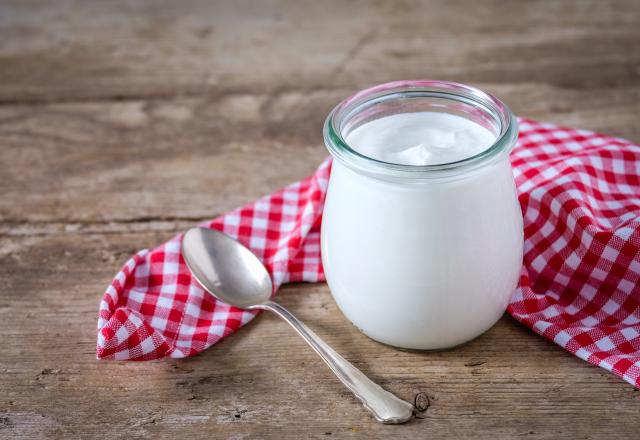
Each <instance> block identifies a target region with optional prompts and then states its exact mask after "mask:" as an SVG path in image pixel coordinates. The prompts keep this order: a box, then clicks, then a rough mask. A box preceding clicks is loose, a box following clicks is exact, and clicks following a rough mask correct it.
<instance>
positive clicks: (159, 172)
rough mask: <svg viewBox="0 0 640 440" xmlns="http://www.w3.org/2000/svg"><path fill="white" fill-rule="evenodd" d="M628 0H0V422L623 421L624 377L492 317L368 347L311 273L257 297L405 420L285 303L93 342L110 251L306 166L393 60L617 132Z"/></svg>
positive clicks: (589, 426)
mask: <svg viewBox="0 0 640 440" xmlns="http://www.w3.org/2000/svg"><path fill="white" fill-rule="evenodd" d="M638 23H640V4H639V3H638V2H637V1H635V0H630V1H620V2H605V1H593V2H592V1H574V2H569V1H566V2H556V1H534V2H498V1H495V2H485V1H483V2H469V3H466V2H458V1H444V0H443V1H439V2H424V3H414V2H409V1H405V2H382V1H377V2H355V3H348V4H347V3H344V2H331V3H329V2H313V1H310V2H295V1H291V2H281V1H269V2H227V3H214V2H205V1H202V2H169V1H166V2H151V1H130V2H122V1H120V2H98V1H94V2H87V1H78V2H70V1H56V2H46V1H28V2H24V1H20V0H12V1H7V0H4V1H3V2H2V3H0V194H1V196H0V280H1V281H2V282H1V283H0V338H1V343H0V438H7V439H9V438H11V439H12V438H20V437H25V438H29V437H35V438H43V437H49V438H57V437H59V438H92V437H99V436H100V437H109V438H155V437H158V436H161V437H169V436H174V437H178V438H182V437H184V438H387V437H390V436H391V437H395V436H397V437H403V438H445V437H451V438H487V439H497V438H516V437H520V436H522V437H525V438H530V439H561V438H567V439H579V438H585V439H586V438H605V437H606V438H617V439H622V438H637V437H638V435H639V434H638V433H639V432H640V417H639V415H640V393H639V392H638V391H637V390H634V389H633V388H632V387H631V386H630V385H628V384H626V383H624V382H622V381H621V380H619V379H618V378H616V377H614V376H612V375H611V374H609V373H607V372H605V371H604V370H602V369H598V368H595V367H592V366H590V365H588V364H587V363H585V362H583V361H580V360H578V359H577V358H574V357H573V356H571V355H569V354H568V353H566V352H564V351H563V350H561V349H560V348H558V347H556V346H555V345H553V344H551V343H549V342H547V341H544V340H543V339H541V338H540V337H538V336H536V335H534V334H533V333H532V332H530V331H528V330H527V329H525V328H523V327H521V326H519V325H518V324H517V323H515V322H514V321H513V320H512V319H511V318H509V317H504V318H503V319H502V320H501V321H500V322H499V323H498V325H496V326H495V327H494V328H493V329H492V330H491V331H489V332H488V333H487V334H485V335H483V336H482V337H480V338H479V339H477V340H475V341H473V342H471V343H469V344H467V345H465V346H463V347H460V348H458V349H455V350H453V351H448V352H443V353H414V352H404V351H398V350H394V349H392V348H389V347H385V346H382V345H379V344H377V343H375V342H372V341H371V340H369V339H367V338H366V337H365V336H363V335H362V334H360V333H359V332H358V331H357V330H355V329H354V328H353V327H352V326H351V325H350V324H349V323H348V322H347V321H346V320H345V318H344V317H343V316H342V315H341V314H340V312H339V311H338V310H337V308H336V306H335V304H334V302H333V300H332V298H331V296H330V293H329V291H328V289H327V287H326V286H325V285H295V286H289V287H285V288H284V289H282V291H281V293H280V299H281V300H282V302H283V303H284V304H285V305H286V306H288V307H290V308H291V309H292V310H293V311H294V312H295V313H296V314H298V315H299V316H300V317H301V318H302V319H303V320H305V321H306V322H307V323H308V324H309V325H310V326H311V327H313V328H314V329H316V330H317V332H318V333H319V334H320V335H321V336H322V337H324V338H325V339H326V340H327V342H329V343H330V344H331V345H332V346H334V347H335V349H336V350H337V351H339V352H341V353H343V354H344V355H345V356H346V357H347V358H348V359H349V360H351V361H352V362H353V363H355V364H356V365H357V366H359V367H360V368H362V370H363V371H365V372H366V373H367V374H369V375H370V376H371V377H372V378H373V379H375V380H376V381H378V382H380V383H381V384H382V385H383V386H385V387H387V388H388V389H390V390H392V391H393V392H395V393H397V394H398V395H400V396H402V397H404V398H407V399H411V398H412V396H414V395H415V394H416V393H417V392H425V393H427V394H428V395H429V396H430V397H431V406H430V408H429V409H428V411H427V413H426V418H425V419H421V420H415V421H414V422H412V423H411V424H409V425H405V426H401V427H398V426H395V427H394V426H381V425H379V424H377V423H376V422H374V421H373V420H372V419H371V418H370V417H369V416H368V415H367V414H366V413H365V411H364V410H363V409H362V408H361V406H360V404H359V403H358V402H357V401H356V400H355V399H354V398H353V397H352V396H351V395H350V394H349V392H347V391H346V390H345V389H344V388H343V387H342V385H341V384H339V382H338V381H337V380H336V379H335V378H334V377H333V376H332V375H331V373H330V372H329V371H328V370H327V369H326V368H325V367H324V366H323V365H321V364H320V362H319V361H318V359H317V358H316V356H315V354H313V352H312V351H311V350H310V349H308V348H307V347H306V346H305V345H304V342H303V341H302V340H300V339H299V338H298V337H297V336H296V335H295V334H294V333H293V332H292V331H291V330H290V329H289V328H288V327H287V325H286V324H285V323H283V322H280V321H279V320H278V319H277V318H275V317H272V316H267V315H263V316H260V317H259V318H258V319H257V320H256V321H254V322H253V323H252V324H250V325H249V326H248V327H247V328H245V329H243V330H241V331H240V332H239V333H238V334H237V335H234V336H232V337H229V338H228V339H227V340H225V341H223V342H222V343H221V344H220V345H218V346H216V347H214V348H212V349H211V350H209V351H207V352H206V353H204V354H202V355H200V356H196V357H194V358H191V359H185V360H180V361H177V360H165V361H157V362H148V363H116V362H98V361H96V360H95V356H94V350H95V324H96V313H97V305H98V301H99V298H100V296H101V295H102V292H103V290H104V288H105V286H106V285H107V284H108V282H109V281H110V279H111V277H112V276H113V274H114V273H115V272H116V271H117V270H118V269H119V267H120V266H121V264H122V263H123V261H124V260H126V258H127V257H128V256H129V255H130V254H131V253H133V252H135V251H136V250H137V249H140V248H144V247H151V246H154V245H155V244H157V243H159V242H161V241H163V240H165V239H167V238H169V237H171V236H172V235H173V234H174V233H176V232H177V231H179V230H182V229H184V228H186V227H188V226H190V225H192V224H193V223H195V222H196V221H198V220H201V219H205V218H209V217H212V216H214V215H216V214H218V213H221V212H224V211H225V210H227V209H230V208H233V207H235V206H238V205H240V204H243V203H245V202H248V201H250V200H252V199H254V198H256V197H258V196H260V195H262V194H264V193H266V192H269V191H272V190H275V189H277V188H279V187H280V186H282V185H284V184H286V183H288V182H290V181H292V180H295V179H298V178H300V177H303V176H305V175H306V174H308V173H310V172H311V171H312V170H313V169H314V167H315V166H316V165H317V164H318V162H319V161H320V160H321V159H322V158H323V157H324V156H325V155H326V152H325V150H324V147H323V145H322V140H321V136H320V127H321V124H322V121H323V119H324V116H325V115H326V113H327V112H328V111H329V110H330V108H331V107H332V106H333V105H334V104H335V103H337V102H338V101H339V100H340V99H342V98H343V97H344V96H346V95H348V94H349V93H351V92H353V91H355V90H357V89H359V88H362V87H365V86H367V85H371V84H374V83H378V82H382V81H387V80H392V79H399V78H442V79H450V80H456V81H461V82H467V83H472V84H475V85H477V86H480V87H482V88H484V89H487V90H489V91H491V92H494V93H496V94H498V95H499V96H501V97H502V98H503V99H504V100H505V101H506V102H508V103H509V104H510V105H511V106H512V107H513V109H514V110H515V111H516V112H517V113H518V114H520V115H523V116H528V117H533V118H538V119H544V120H548V121H552V122H556V123H561V124H566V125H576V126H580V127H583V128H589V129H595V130H599V131H603V132H606V133H609V134H613V135H617V136H623V137H627V138H630V139H632V140H634V141H640V124H638V114H640V50H639V49H638V46H637V44H638V41H640V26H639V25H638Z"/></svg>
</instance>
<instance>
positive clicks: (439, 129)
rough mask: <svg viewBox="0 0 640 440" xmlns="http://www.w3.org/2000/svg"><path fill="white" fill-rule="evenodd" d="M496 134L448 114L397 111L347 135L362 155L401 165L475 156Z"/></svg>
mask: <svg viewBox="0 0 640 440" xmlns="http://www.w3.org/2000/svg"><path fill="white" fill-rule="evenodd" d="M495 138H496V137H495V135H494V134H493V133H491V132H490V131H489V130H487V129H486V128H484V127H483V126H481V125H478V124H476V123H475V122H472V121H470V120H468V119H465V118H463V117H461V116H456V115H451V114H448V113H435V112H419V113H400V114H396V115H391V116H387V117H384V118H380V119H376V120H373V121H371V122H368V123H366V124H364V125H361V126H360V127H358V128H356V129H355V130H353V131H352V132H351V133H349V135H348V136H347V138H346V141H347V143H348V144H349V146H351V148H353V149H355V150H356V151H357V152H358V153H360V154H363V155H365V156H369V157H372V158H374V159H378V160H381V161H384V162H390V163H396V164H403V165H436V164H442V163H450V162H456V161H459V160H462V159H465V158H467V157H471V156H475V155H476V154H478V153H481V152H482V151H484V150H486V149H487V148H489V147H490V146H491V145H492V144H493V141H494V140H495Z"/></svg>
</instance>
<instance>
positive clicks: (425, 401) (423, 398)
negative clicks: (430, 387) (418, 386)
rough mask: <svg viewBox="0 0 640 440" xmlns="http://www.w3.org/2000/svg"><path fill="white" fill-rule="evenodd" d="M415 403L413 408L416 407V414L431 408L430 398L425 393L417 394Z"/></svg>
mask: <svg viewBox="0 0 640 440" xmlns="http://www.w3.org/2000/svg"><path fill="white" fill-rule="evenodd" d="M413 402H414V403H413V406H414V407H415V409H416V412H419V413H423V412H425V411H426V410H427V409H429V406H430V405H431V401H430V400H429V396H427V395H426V394H425V393H418V394H416V397H415V398H414V401H413Z"/></svg>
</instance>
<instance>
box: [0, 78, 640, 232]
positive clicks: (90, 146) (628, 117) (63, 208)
mask: <svg viewBox="0 0 640 440" xmlns="http://www.w3.org/2000/svg"><path fill="white" fill-rule="evenodd" d="M480 86H481V87H484V86H487V87H485V88H487V89H488V90H490V91H492V92H494V93H496V94H498V95H500V96H501V97H502V98H503V99H504V100H505V101H506V102H508V103H509V104H510V105H511V106H512V107H513V108H514V109H515V111H516V112H517V113H518V114H520V115H524V116H527V117H534V118H538V119H541V120H545V121H553V122H556V123H559V124H565V125H570V126H578V127H582V128H586V129H593V130H598V131H604V132H607V133H609V134H613V135H617V136H624V137H627V138H629V139H632V140H635V141H637V142H640V126H639V125H638V124H636V123H635V122H636V119H637V115H638V114H639V113H640V87H635V88H634V87H628V88H621V89H613V90H608V91H601V93H595V92H589V93H585V92H582V91H574V90H567V89H562V88H557V87H554V86H548V85H547V86H542V85H539V86H537V85H505V86H496V85H494V86H490V85H485V84H480ZM351 92H353V90H347V89H340V90H336V91H333V92H314V93H310V94H304V93H282V94H274V95H269V94H263V95H253V94H233V93H232V94H229V95H227V96H224V97H218V98H183V99H168V100H160V101H128V102H95V103H67V104H46V105H37V106H35V107H34V106H28V105H6V106H0V138H1V139H2V148H1V149H0V162H1V163H3V164H5V166H4V169H3V171H2V178H0V192H2V194H3V197H2V198H0V220H3V221H4V222H5V223H7V224H10V225H13V226H16V225H19V224H24V222H27V221H29V222H32V224H31V225H28V227H30V228H32V229H33V228H35V229H37V228H38V226H37V225H36V224H34V223H33V222H38V223H41V222H71V223H78V224H79V226H78V227H82V225H83V224H85V223H95V222H110V221H111V222H113V221H137V220H163V219H168V220H171V219H178V220H180V219H186V220H189V219H205V218H209V217H212V216H214V215H216V214H219V213H221V212H225V211H227V210H229V209H232V208H235V207H236V206H240V205H242V204H244V203H247V202H249V201H251V200H254V199H255V198H257V197H259V196H261V195H263V194H265V193H268V192H271V191H274V190H276V189H278V188H280V187H282V186H284V185H286V184H288V183H290V182H292V181H295V180H297V179H300V178H302V177H304V176H306V175H308V174H310V173H312V172H313V170H314V169H315V167H316V166H317V165H318V164H319V163H320V161H321V160H322V159H323V158H324V157H325V156H326V155H327V152H326V150H325V148H324V146H323V144H322V135H321V127H322V123H323V120H324V118H325V116H326V114H327V113H328V112H329V110H330V109H331V108H332V106H333V105H335V104H336V103H337V102H339V101H340V100H341V99H342V98H343V97H345V96H348V94H349V93H351ZM23 226H24V225H23Z"/></svg>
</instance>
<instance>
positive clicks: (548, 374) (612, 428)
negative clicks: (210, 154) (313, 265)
mask: <svg viewBox="0 0 640 440" xmlns="http://www.w3.org/2000/svg"><path fill="white" fill-rule="evenodd" d="M150 229H152V228H150ZM170 235H171V231H162V232H154V231H152V230H149V231H145V232H138V233H121V234H113V235H108V236H107V235H105V234H103V233H100V232H97V231H96V232H92V233H83V232H64V231H63V232H60V233H53V234H49V235H47V236H40V237H30V238H28V239H27V238H24V237H17V238H12V239H11V240H15V241H16V243H15V245H16V249H17V250H16V251H14V252H12V253H11V255H5V256H3V257H1V258H0V278H1V279H3V280H6V281H5V282H4V283H3V285H2V286H0V298H1V300H0V334H2V335H3V341H4V342H3V344H2V345H0V375H1V376H2V382H1V383H2V393H1V394H0V414H2V419H0V420H2V424H1V425H0V437H3V438H16V437H18V436H39V437H44V436H46V437H64V438H69V437H83V438H87V437H97V436H109V437H112V438H146V437H154V436H157V435H163V436H168V435H171V434H175V435H179V436H189V437H193V438H211V436H214V437H215V438H233V436H234V435H235V436H237V437H239V438H242V437H243V436H248V437H268V436H271V437H274V438H292V439H295V438H301V437H305V438H307V437H309V438H361V437H366V438H385V437H387V436H389V435H402V436H403V437H410V438H425V437H431V436H438V437H441V436H446V435H449V436H452V437H462V438H467V437H471V436H473V437H474V438H487V439H489V438H514V437H516V436H525V437H527V438H549V439H551V438H554V439H558V438H598V437H603V436H607V435H610V434H611V433H612V432H615V433H616V437H617V438H632V437H633V436H634V435H636V434H637V428H638V419H637V414H638V412H637V405H638V399H640V397H639V396H640V395H639V394H638V392H637V390H634V389H633V388H632V387H630V386H628V385H627V384H624V383H623V382H622V381H621V380H619V379H618V378H616V377H614V376H612V375H611V374H609V373H607V372H605V371H604V370H602V369H599V368H596V367H593V366H590V365H589V364H587V363H585V362H583V361H581V360H579V359H577V358H575V357H573V356H571V355H569V354H568V353H566V352H564V351H563V350H562V349H560V348H559V347H556V346H555V345H553V344H551V343H549V342H546V341H544V340H543V339H541V338H540V337H538V336H536V335H534V334H533V333H531V332H530V331H529V330H527V329H525V328H523V327H521V326H519V325H517V324H515V323H514V322H513V320H512V319H511V318H509V317H505V318H503V319H502V320H501V321H500V322H499V324H498V325H497V326H496V327H494V328H493V329H492V330H491V331H489V332H488V333H487V334H485V335H483V336H481V337H480V338H478V339H476V340H474V341H472V342H471V343H469V344H467V345H464V346H462V347H460V348H457V349H455V350H451V351H446V352H436V353H424V352H407V351H399V350H395V349H393V348H390V347H387V346H383V345H380V344H378V343H376V342H374V341H372V340H370V339H368V338H367V337H366V336H364V335H362V334H361V333H360V332H359V331H357V330H356V329H355V328H354V327H353V326H352V325H351V324H350V323H349V322H348V321H347V320H346V319H345V318H344V317H343V316H342V315H341V313H340V312H339V311H338V310H337V308H336V305H335V303H334V302H333V300H332V298H331V296H330V293H329V291H328V289H327V287H326V286H325V285H294V286H289V287H286V288H284V289H283V291H282V292H281V294H280V300H281V301H282V302H283V304H284V305H285V306H287V307H289V308H291V310H292V311H293V312H294V313H296V314H297V315H299V317H300V318H301V319H303V320H304V321H305V322H307V323H308V324H309V325H310V326H311V327H312V328H313V329H314V330H316V331H317V332H318V334H320V335H321V336H322V337H324V338H325V339H326V340H327V342H328V343H330V344H331V345H332V346H333V347H335V349H336V350H338V351H339V352H341V353H343V354H344V355H345V356H346V357H347V358H348V359H349V360H350V361H352V362H353V363H354V364H356V365H357V366H358V367H359V368H361V369H362V370H363V371H365V372H366V373H367V374H368V375H370V376H371V377H372V378H373V379H374V380H376V381H378V382H379V383H381V384H382V385H383V386H385V387H386V388H388V389H389V390H392V391H393V392H395V393H397V394H398V395H400V396H402V397H404V398H406V399H411V398H413V396H414V395H415V394H416V393H418V392H425V393H427V394H428V395H429V396H430V399H431V406H430V408H429V409H428V410H427V413H426V419H422V420H416V421H414V422H412V423H411V424H409V425H407V426H403V427H388V426H381V425H379V424H378V423H377V422H375V421H373V419H371V418H370V417H369V416H368V415H367V413H366V412H365V411H364V409H362V408H361V407H360V404H359V403H358V402H357V401H356V400H355V398H353V397H352V396H351V394H350V393H349V392H348V391H347V390H346V389H345V388H344V387H343V386H342V385H341V384H340V383H339V382H338V380H337V379H335V378H334V377H333V376H332V374H331V373H330V372H329V370H328V369H327V368H326V367H325V366H324V365H323V364H322V363H321V362H320V360H319V359H318V358H317V357H316V355H315V354H314V353H313V351H312V350H311V349H309V348H308V347H307V346H306V345H305V344H304V342H303V341H302V340H301V339H299V337H298V336H297V335H296V334H295V333H294V332H293V330H291V329H290V328H289V327H288V326H287V324H286V323H284V322H282V321H280V320H279V319H278V318H276V317H275V316H270V315H268V314H263V315H261V316H259V317H258V318H257V319H256V321H254V322H253V323H251V324H249V326H248V327H247V328H245V329H243V330H241V331H240V332H239V333H238V334H236V335H233V336H231V337H229V338H228V339H226V340H225V341H223V342H222V343H220V344H219V345H218V346H216V347H214V348H212V349H211V350H208V351H207V352H205V353H203V354H202V355H200V356H196V357H193V358H190V359H185V360H164V361H157V362H143V363H126V362H108V361H105V362H98V361H96V360H95V358H94V350H95V319H96V301H97V299H98V296H99V293H100V292H101V291H102V290H103V289H104V287H105V285H106V284H107V283H108V282H109V280H110V278H111V276H112V275H113V273H114V272H115V271H116V270H117V269H118V268H119V266H120V263H121V260H122V256H123V255H127V254H129V253H130V252H131V251H132V250H133V249H136V248H138V247H142V246H144V245H145V244H146V243H148V242H153V241H157V240H160V239H163V238H166V237H168V236H170ZM596 415H597V417H596ZM327 432H330V433H331V434H326V433H327ZM325 435H326V437H325Z"/></svg>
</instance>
